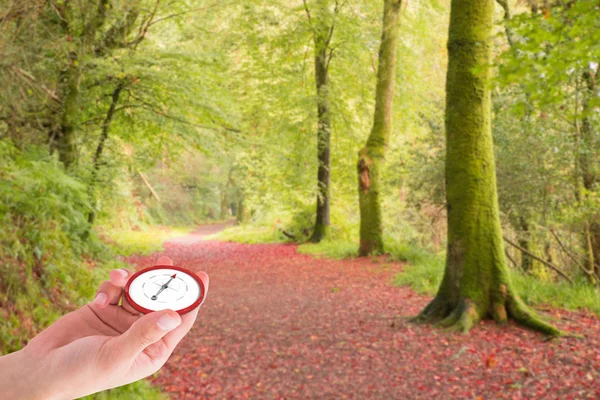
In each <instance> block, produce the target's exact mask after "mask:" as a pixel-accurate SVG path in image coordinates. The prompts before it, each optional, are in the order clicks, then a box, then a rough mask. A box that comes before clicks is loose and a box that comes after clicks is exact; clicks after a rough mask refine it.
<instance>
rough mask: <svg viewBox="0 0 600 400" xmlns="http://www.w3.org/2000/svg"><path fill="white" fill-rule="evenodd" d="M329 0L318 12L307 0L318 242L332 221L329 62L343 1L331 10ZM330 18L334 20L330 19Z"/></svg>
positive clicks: (321, 0)
mask: <svg viewBox="0 0 600 400" xmlns="http://www.w3.org/2000/svg"><path fill="white" fill-rule="evenodd" d="M328 3H329V1H328V0H317V4H316V6H315V9H314V11H315V13H314V14H315V15H314V16H313V14H312V13H311V11H310V8H309V7H308V4H307V2H306V0H305V1H304V7H305V10H306V15H307V16H308V20H309V23H310V26H311V28H312V32H313V40H314V44H315V56H314V57H315V85H316V90H317V115H318V125H317V126H318V127H317V159H318V163H319V166H318V171H317V207H316V218H315V227H314V230H313V233H312V235H311V237H310V239H309V241H310V242H313V243H318V242H320V241H321V240H323V239H324V238H325V237H326V236H327V231H328V230H329V225H330V194H331V189H330V186H331V114H330V100H329V96H330V94H329V63H330V62H331V58H332V55H333V50H332V48H331V39H332V37H333V31H334V28H335V17H336V15H337V13H338V12H339V3H338V2H337V1H336V6H335V9H334V11H333V16H332V17H330V16H329V14H330V12H329V4H328ZM329 21H330V23H328V22H329Z"/></svg>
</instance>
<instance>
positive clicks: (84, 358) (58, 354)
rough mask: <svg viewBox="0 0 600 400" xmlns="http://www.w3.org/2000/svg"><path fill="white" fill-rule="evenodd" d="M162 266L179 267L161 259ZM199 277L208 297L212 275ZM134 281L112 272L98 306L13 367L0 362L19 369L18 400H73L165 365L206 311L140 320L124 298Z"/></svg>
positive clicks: (43, 338) (34, 344)
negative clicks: (127, 284) (197, 318)
mask: <svg viewBox="0 0 600 400" xmlns="http://www.w3.org/2000/svg"><path fill="white" fill-rule="evenodd" d="M158 264H162V265H173V261H171V259H169V258H168V257H161V258H160V259H159V260H158ZM197 274H198V276H199V277H200V279H202V281H203V283H204V286H205V289H206V291H208V284H209V279H208V275H207V274H206V273H204V272H197ZM129 276H131V273H130V272H129V271H125V270H121V269H118V270H114V271H111V273H110V280H109V281H105V282H104V283H102V284H101V285H100V288H99V289H98V293H97V295H96V298H95V299H94V301H92V302H91V303H89V304H87V305H85V306H83V307H81V308H80V309H78V310H76V311H73V312H71V313H69V314H67V315H65V316H63V317H62V318H61V319H59V320H58V321H56V322H55V323H54V324H52V325H51V326H50V327H48V328H47V329H46V330H44V331H42V332H41V333H40V334H39V335H37V336H36V337H35V338H33V339H32V340H31V341H30V342H29V344H28V345H27V346H26V347H25V348H24V349H22V350H21V351H19V352H17V353H13V354H11V355H9V356H7V358H8V357H11V359H12V362H10V360H9V361H6V360H4V359H5V357H3V358H2V359H0V366H2V367H4V366H7V365H6V364H7V363H8V362H10V365H8V366H9V367H13V366H14V368H11V370H10V372H9V373H8V378H9V379H10V376H12V377H13V378H12V379H10V381H9V382H8V385H9V386H10V385H11V384H12V387H13V389H14V390H15V391H16V392H15V393H14V394H15V396H13V397H12V398H19V399H38V398H43V399H73V398H77V397H82V396H85V395H88V394H91V393H95V392H99V391H102V390H106V389H110V388H114V387H117V386H122V385H126V384H128V383H131V382H134V381H137V380H140V379H143V378H145V377H147V376H149V375H151V374H153V373H155V372H156V371H158V370H159V369H160V368H161V367H162V366H163V365H164V364H165V362H166V361H167V359H168V358H169V356H170V355H171V353H172V352H173V350H174V349H175V347H176V346H177V344H178V343H179V342H180V341H181V339H183V337H184V336H185V335H186V334H187V333H188V331H189V330H190V328H191V327H192V325H193V324H194V321H195V320H196V316H197V315H198V311H199V309H200V306H199V307H198V308H196V309H195V310H193V311H191V312H189V313H187V314H185V315H183V316H180V315H179V314H178V313H176V312H175V311H172V310H163V311H156V312H153V313H150V314H146V315H140V313H139V312H138V311H136V310H135V309H134V308H133V307H132V306H131V305H130V304H129V303H128V302H127V300H126V298H125V296H123V288H124V286H125V284H126V283H127V279H128V277H129ZM204 298H205V299H206V296H205V297H204ZM120 300H121V305H119V301H120ZM3 361H4V362H3ZM5 378H6V377H5ZM4 389H6V386H5V385H3V390H4ZM5 394H6V392H5ZM0 398H4V397H3V395H2V394H0ZM7 398H8V397H7Z"/></svg>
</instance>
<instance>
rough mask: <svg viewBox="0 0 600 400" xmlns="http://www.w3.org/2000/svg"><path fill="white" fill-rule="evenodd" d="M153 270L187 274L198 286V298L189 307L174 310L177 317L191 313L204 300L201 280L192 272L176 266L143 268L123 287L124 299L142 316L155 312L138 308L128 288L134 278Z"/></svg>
mask: <svg viewBox="0 0 600 400" xmlns="http://www.w3.org/2000/svg"><path fill="white" fill-rule="evenodd" d="M155 269H174V270H175V271H181V272H185V273H186V274H188V275H190V276H191V277H192V278H194V280H196V282H198V285H199V286H200V296H199V297H198V299H197V300H196V301H195V302H194V303H192V304H191V305H189V306H187V307H185V308H182V309H181V310H174V311H175V312H177V313H178V314H179V315H184V314H187V313H189V312H190V311H192V310H194V309H195V308H196V307H198V306H199V305H200V303H202V300H204V282H202V279H200V277H199V276H198V275H196V274H195V273H194V272H192V271H190V270H189V269H186V268H183V267H178V266H176V265H155V266H153V267H148V268H143V269H141V270H139V271H137V272H136V273H135V274H133V275H131V277H130V278H129V280H128V281H127V284H126V285H125V298H126V299H127V301H128V302H129V304H131V306H132V307H133V308H135V309H136V310H137V311H139V312H141V313H143V314H150V313H153V312H155V311H154V310H149V309H147V308H145V307H142V306H140V305H139V304H138V303H136V302H135V301H134V300H133V299H132V298H131V296H130V295H129V286H130V285H131V282H133V280H134V279H135V278H137V277H138V276H140V275H141V274H143V273H145V272H148V271H153V270H155Z"/></svg>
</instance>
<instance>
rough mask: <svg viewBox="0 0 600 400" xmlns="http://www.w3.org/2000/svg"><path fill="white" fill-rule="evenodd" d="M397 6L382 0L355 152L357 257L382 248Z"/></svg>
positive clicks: (395, 0) (398, 0)
mask: <svg viewBox="0 0 600 400" xmlns="http://www.w3.org/2000/svg"><path fill="white" fill-rule="evenodd" d="M401 7H402V0H385V1H384V7H383V29H382V34H381V44H380V47H379V66H378V69H377V91H376V94H375V115H374V117H373V128H372V129H371V134H370V135H369V138H368V140H367V144H366V146H365V147H364V148H363V149H362V150H360V152H359V153H358V164H357V168H358V199H359V200H358V201H359V206H360V248H359V255H360V256H366V255H369V254H373V253H376V254H377V253H383V251H384V248H383V237H382V236H383V226H382V216H381V199H380V192H379V190H380V185H381V182H380V181H381V168H382V166H383V162H384V156H385V148H386V146H387V143H388V140H389V136H390V132H391V131H392V103H393V100H394V86H395V85H396V51H397V47H398V37H399V35H400V10H401Z"/></svg>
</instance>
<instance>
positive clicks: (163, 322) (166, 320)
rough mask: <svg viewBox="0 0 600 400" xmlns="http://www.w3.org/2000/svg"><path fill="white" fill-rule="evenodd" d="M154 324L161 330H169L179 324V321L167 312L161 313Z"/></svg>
mask: <svg viewBox="0 0 600 400" xmlns="http://www.w3.org/2000/svg"><path fill="white" fill-rule="evenodd" d="M156 325H158V327H159V328H160V329H162V330H163V331H170V330H172V329H175V328H177V327H178V326H179V321H177V320H176V319H175V318H173V317H171V316H170V315H169V314H164V315H161V317H160V318H159V319H158V321H156Z"/></svg>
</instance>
